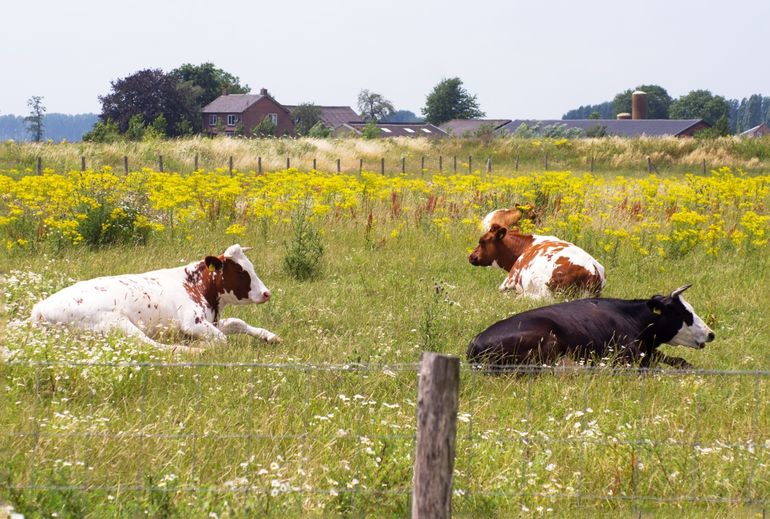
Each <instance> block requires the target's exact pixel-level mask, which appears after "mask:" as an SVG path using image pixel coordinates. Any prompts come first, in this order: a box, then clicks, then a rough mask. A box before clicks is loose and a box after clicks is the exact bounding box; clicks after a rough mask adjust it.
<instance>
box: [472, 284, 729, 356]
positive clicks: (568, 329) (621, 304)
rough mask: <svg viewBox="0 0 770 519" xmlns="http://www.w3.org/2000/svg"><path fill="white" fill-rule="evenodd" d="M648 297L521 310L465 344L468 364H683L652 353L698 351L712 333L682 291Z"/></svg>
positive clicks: (677, 290) (597, 300)
mask: <svg viewBox="0 0 770 519" xmlns="http://www.w3.org/2000/svg"><path fill="white" fill-rule="evenodd" d="M689 287H690V285H685V286H683V287H681V288H678V289H676V290H674V291H673V292H671V295H669V296H661V295H655V296H652V297H651V298H650V299H646V300H645V299H633V300H626V299H609V298H607V299H604V298H593V299H577V300H575V301H568V302H565V303H559V304H555V305H550V306H543V307H540V308H535V309H534V310H529V311H527V312H522V313H520V314H517V315H514V316H513V317H509V318H508V319H504V320H502V321H498V322H496V323H495V324H493V325H492V326H490V327H489V328H487V329H486V330H484V331H483V332H481V333H480V334H478V335H477V336H476V337H474V338H473V340H472V341H471V342H470V344H469V345H468V353H467V356H468V362H471V363H474V364H475V363H487V364H491V365H493V366H503V365H542V364H552V363H554V362H555V361H557V359H559V357H561V356H565V355H566V356H571V357H573V358H575V359H584V360H591V359H594V360H599V359H603V358H606V357H613V360H615V361H620V362H640V364H641V365H642V366H643V367H646V366H649V365H650V364H651V363H652V362H658V361H659V362H665V363H666V364H670V365H672V366H675V367H680V368H687V367H691V366H690V365H689V364H688V363H687V361H685V360H684V359H680V358H678V357H669V356H667V355H664V354H663V353H661V352H659V351H657V348H658V346H660V345H661V344H663V343H668V344H673V345H679V346H689V347H690V348H697V349H700V348H703V347H705V345H706V343H707V342H711V341H713V340H714V332H713V330H711V328H709V327H708V326H707V325H706V323H704V322H703V320H702V319H701V318H700V317H698V315H697V314H696V313H695V310H693V308H692V306H690V304H689V303H687V301H685V300H684V298H683V297H682V292H684V291H685V290H687V289H688V288H689Z"/></svg>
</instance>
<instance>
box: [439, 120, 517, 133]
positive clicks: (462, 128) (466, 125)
mask: <svg viewBox="0 0 770 519" xmlns="http://www.w3.org/2000/svg"><path fill="white" fill-rule="evenodd" d="M509 122H511V120H510V119H452V120H451V121H447V122H445V123H444V124H442V125H441V126H440V128H441V129H442V130H444V131H445V132H446V133H448V134H449V135H453V136H455V137H470V136H473V135H476V134H477V133H478V131H479V130H481V129H483V128H485V127H491V128H492V130H493V131H494V132H495V133H499V132H500V130H501V129H502V128H503V127H504V126H505V125H506V124H508V123H509Z"/></svg>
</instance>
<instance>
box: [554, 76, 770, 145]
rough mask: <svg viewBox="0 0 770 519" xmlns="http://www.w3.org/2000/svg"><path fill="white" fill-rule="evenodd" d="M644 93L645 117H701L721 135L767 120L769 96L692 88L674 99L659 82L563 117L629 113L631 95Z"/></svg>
mask: <svg viewBox="0 0 770 519" xmlns="http://www.w3.org/2000/svg"><path fill="white" fill-rule="evenodd" d="M635 90H641V91H643V92H646V93H647V101H648V107H647V118H648V119H703V120H704V121H706V122H707V123H709V124H710V125H711V126H712V128H713V129H714V130H716V131H717V132H718V133H720V134H722V135H726V134H728V133H741V132H744V131H746V130H748V129H750V128H754V127H755V126H758V125H760V124H762V123H770V97H766V96H763V95H761V94H753V95H751V96H749V97H748V98H745V97H744V98H743V99H741V100H740V101H738V100H737V99H726V98H725V97H723V96H720V95H715V94H712V93H711V92H710V91H709V90H693V91H691V92H689V93H688V94H685V95H683V96H681V97H679V98H677V99H673V98H672V97H671V96H670V95H669V93H668V92H667V91H666V89H665V88H663V87H662V86H660V85H639V86H637V87H636V88H634V89H633V90H632V89H628V90H624V91H623V92H620V93H618V94H617V95H616V96H615V97H614V99H613V100H612V101H605V102H603V103H599V104H595V105H584V106H579V107H578V108H575V109H574V110H570V111H568V112H567V113H566V114H564V115H563V116H562V119H613V118H615V117H616V116H617V114H619V113H623V112H629V113H630V112H631V94H632V93H633V92H634V91H635Z"/></svg>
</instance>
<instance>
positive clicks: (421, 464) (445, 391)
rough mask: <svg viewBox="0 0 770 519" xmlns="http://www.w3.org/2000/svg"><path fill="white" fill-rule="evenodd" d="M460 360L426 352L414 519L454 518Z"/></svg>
mask: <svg viewBox="0 0 770 519" xmlns="http://www.w3.org/2000/svg"><path fill="white" fill-rule="evenodd" d="M459 386H460V359H458V358H457V357H452V356H449V355H441V354H438V353H431V352H423V353H422V355H421V359H420V374H419V385H418V389H417V437H416V441H415V443H416V448H415V456H414V476H413V480H412V519H422V518H430V519H445V518H446V519H448V518H450V517H451V516H452V476H453V471H454V459H455V439H456V436H457V408H458V399H459V396H458V395H459Z"/></svg>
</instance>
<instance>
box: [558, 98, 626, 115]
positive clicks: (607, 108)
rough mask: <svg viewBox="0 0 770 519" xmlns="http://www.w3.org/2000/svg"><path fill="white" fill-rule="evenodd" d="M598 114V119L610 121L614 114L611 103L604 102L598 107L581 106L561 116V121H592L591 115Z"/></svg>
mask: <svg viewBox="0 0 770 519" xmlns="http://www.w3.org/2000/svg"><path fill="white" fill-rule="evenodd" d="M594 113H597V114H599V119H612V118H614V117H615V112H614V110H613V108H612V101H605V102H603V103H600V104H598V105H585V106H583V105H581V106H580V107H578V108H575V109H574V110H570V111H569V112H567V113H566V114H564V115H562V117H561V118H562V119H592V117H591V115H593V114H594Z"/></svg>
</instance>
